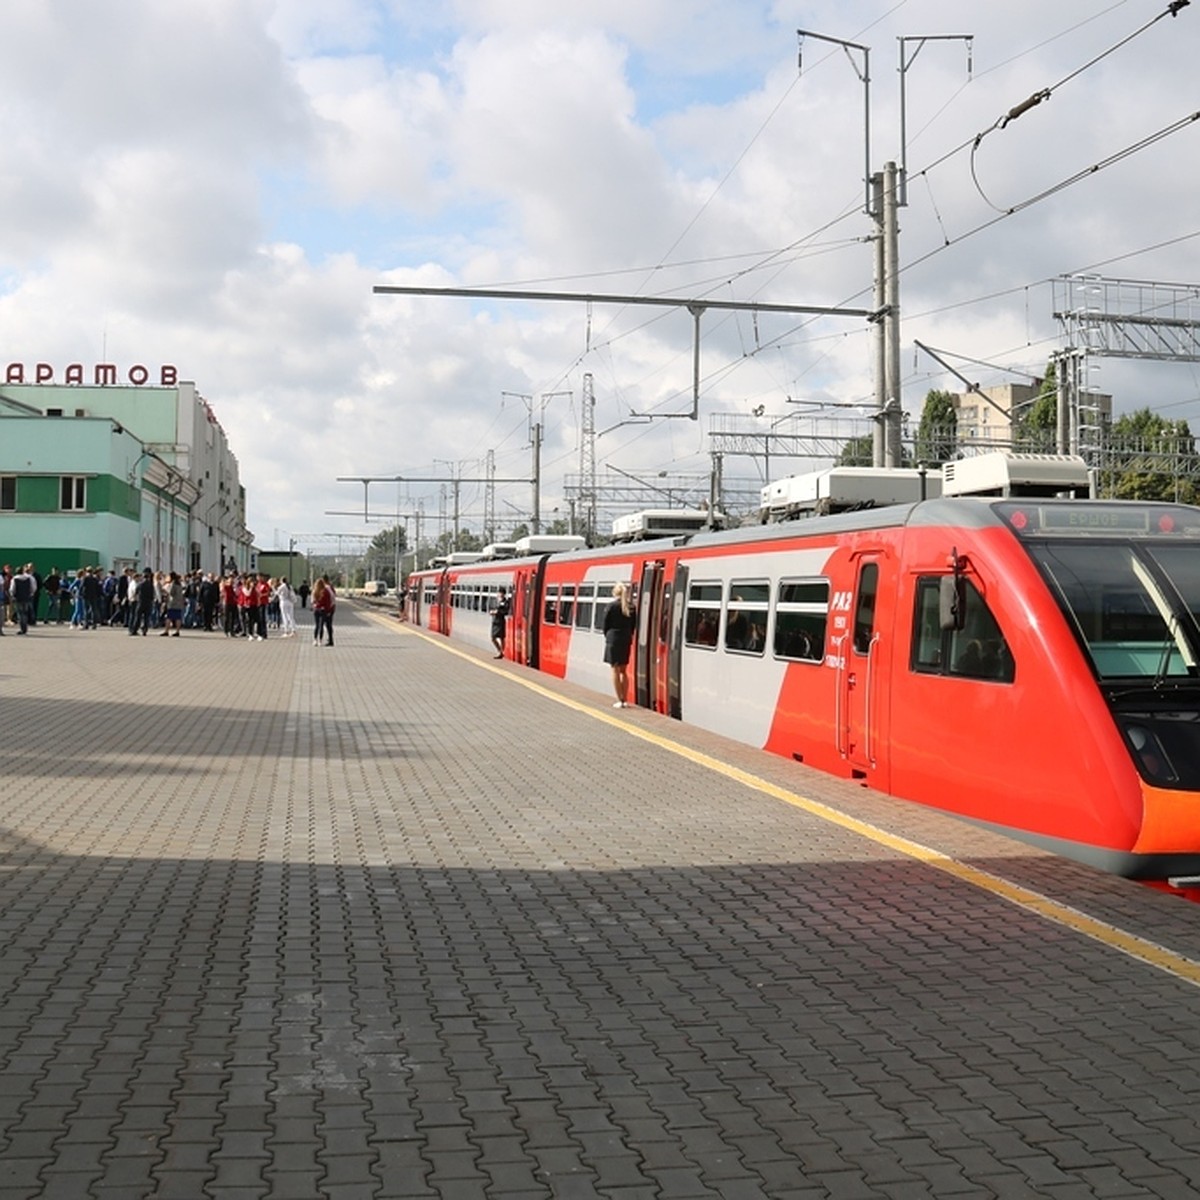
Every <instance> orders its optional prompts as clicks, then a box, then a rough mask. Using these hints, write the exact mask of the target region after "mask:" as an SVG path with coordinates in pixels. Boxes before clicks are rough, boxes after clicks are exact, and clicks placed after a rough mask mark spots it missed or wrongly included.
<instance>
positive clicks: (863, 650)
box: [838, 553, 890, 787]
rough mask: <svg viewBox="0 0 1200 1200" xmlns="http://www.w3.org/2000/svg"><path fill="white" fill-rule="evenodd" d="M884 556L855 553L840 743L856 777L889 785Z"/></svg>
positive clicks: (843, 652)
mask: <svg viewBox="0 0 1200 1200" xmlns="http://www.w3.org/2000/svg"><path fill="white" fill-rule="evenodd" d="M883 566H884V561H883V556H882V555H881V554H878V553H865V554H859V555H855V559H854V568H855V581H854V592H853V594H852V596H851V597H850V613H851V620H850V628H849V629H848V630H846V632H845V633H844V634H843V636H842V639H841V646H840V648H839V653H838V710H839V718H838V726H839V727H838V742H839V749H840V750H841V752H842V755H843V757H844V758H845V759H846V760H847V762H848V763H849V765H850V771H851V774H852V775H853V777H854V778H856V779H869V780H870V782H871V783H872V785H873V786H876V787H885V786H886V770H887V761H886V760H887V751H886V746H887V729H886V722H887V706H886V687H887V682H888V681H887V679H886V674H887V670H886V668H887V661H888V656H887V654H886V653H885V649H886V648H885V647H883V646H882V645H881V641H882V638H883V637H884V636H885V631H886V630H887V629H889V628H890V621H888V620H886V619H885V618H886V617H887V615H888V614H885V612H884V611H883V610H884V608H885V607H887V606H888V604H889V600H888V597H889V596H890V592H889V591H888V590H887V588H886V587H885V583H886V580H885V578H884V574H883V570H882V568H883Z"/></svg>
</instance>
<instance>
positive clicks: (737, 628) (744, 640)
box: [725, 579, 771, 654]
mask: <svg viewBox="0 0 1200 1200" xmlns="http://www.w3.org/2000/svg"><path fill="white" fill-rule="evenodd" d="M770 607H771V585H770V583H768V582H767V580H765V579H734V580H733V581H732V582H731V583H730V584H729V603H728V605H727V606H726V612H725V649H726V650H732V651H734V652H735V653H737V654H762V653H763V651H764V650H765V649H766V644H767V613H768V611H769V610H770Z"/></svg>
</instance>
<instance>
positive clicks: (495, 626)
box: [492, 592, 512, 658]
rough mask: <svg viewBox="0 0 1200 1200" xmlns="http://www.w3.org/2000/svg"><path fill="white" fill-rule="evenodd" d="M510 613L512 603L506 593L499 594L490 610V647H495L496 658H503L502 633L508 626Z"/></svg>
mask: <svg viewBox="0 0 1200 1200" xmlns="http://www.w3.org/2000/svg"><path fill="white" fill-rule="evenodd" d="M511 612H512V602H511V600H509V597H508V593H507V592H501V593H500V596H499V598H498V599H497V600H496V607H495V608H493V609H492V645H493V646H495V647H496V657H497V658H503V657H504V631H505V629H506V627H507V625H508V618H509V614H510V613H511Z"/></svg>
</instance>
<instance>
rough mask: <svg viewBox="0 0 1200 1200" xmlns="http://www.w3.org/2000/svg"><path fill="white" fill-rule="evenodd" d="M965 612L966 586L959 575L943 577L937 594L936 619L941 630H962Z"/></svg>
mask: <svg viewBox="0 0 1200 1200" xmlns="http://www.w3.org/2000/svg"><path fill="white" fill-rule="evenodd" d="M966 612H967V584H966V580H965V579H964V578H963V577H962V576H961V575H957V574H956V575H943V576H942V581H941V584H940V585H939V592H938V618H939V624H940V625H941V627H942V628H943V629H956V630H957V629H962V627H963V625H964V624H965V619H966Z"/></svg>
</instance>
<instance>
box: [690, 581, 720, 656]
mask: <svg viewBox="0 0 1200 1200" xmlns="http://www.w3.org/2000/svg"><path fill="white" fill-rule="evenodd" d="M721 591H722V588H721V584H720V583H690V584H688V601H687V612H686V614H685V615H684V618H683V641H684V645H686V646H703V647H705V648H706V649H709V650H715V649H716V648H717V627H718V625H719V624H720V621H721Z"/></svg>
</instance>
